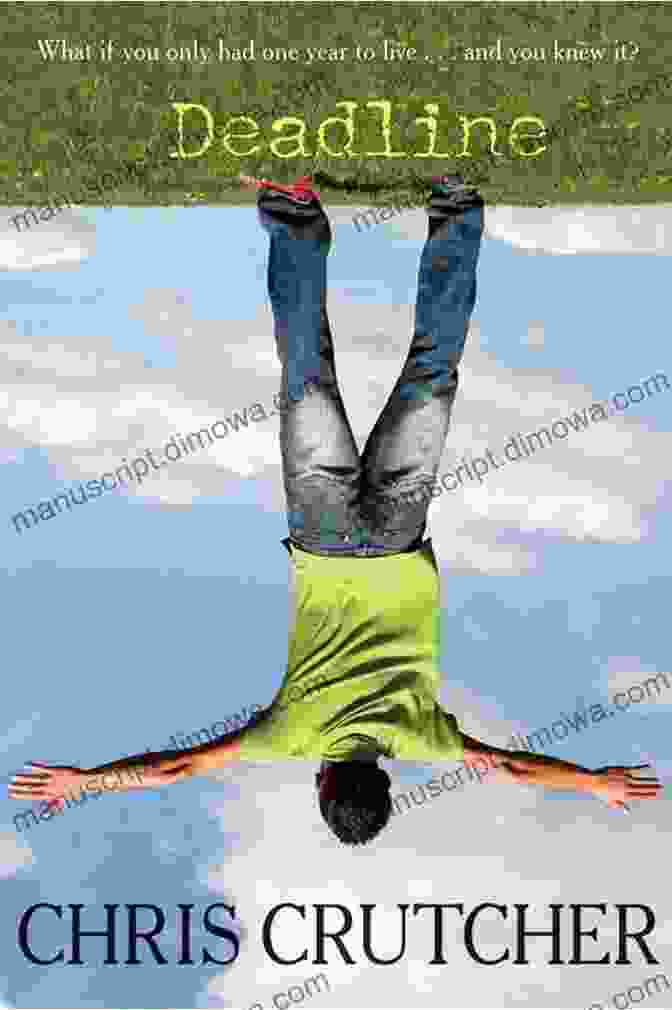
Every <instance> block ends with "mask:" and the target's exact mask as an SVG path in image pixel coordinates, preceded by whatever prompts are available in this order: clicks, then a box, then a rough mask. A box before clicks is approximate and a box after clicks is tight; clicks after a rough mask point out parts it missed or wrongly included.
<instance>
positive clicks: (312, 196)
mask: <svg viewBox="0 0 672 1010" xmlns="http://www.w3.org/2000/svg"><path fill="white" fill-rule="evenodd" d="M238 178H239V180H240V182H241V184H242V185H243V186H250V187H254V188H256V189H273V190H276V191H277V192H279V193H284V195H285V196H286V197H287V198H288V199H289V200H292V201H294V202H295V203H301V204H303V203H311V202H312V201H313V200H317V201H318V203H319V200H320V196H319V193H318V192H317V191H316V190H314V189H312V188H311V185H312V182H313V179H312V176H310V175H302V176H301V178H300V179H297V180H296V182H294V183H292V185H291V186H281V185H280V183H278V182H271V181H270V180H269V179H255V178H254V176H252V175H240V176H239V177H238Z"/></svg>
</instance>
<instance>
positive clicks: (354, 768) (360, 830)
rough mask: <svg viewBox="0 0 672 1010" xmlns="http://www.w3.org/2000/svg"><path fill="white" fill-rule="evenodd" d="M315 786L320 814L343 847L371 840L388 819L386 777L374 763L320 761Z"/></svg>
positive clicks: (388, 805)
mask: <svg viewBox="0 0 672 1010" xmlns="http://www.w3.org/2000/svg"><path fill="white" fill-rule="evenodd" d="M315 785H316V787H317V790H318V798H319V803H320V812H321V814H322V816H323V817H324V819H325V821H326V822H327V824H328V825H329V827H330V828H331V830H332V831H333V832H334V834H335V835H336V837H337V838H338V839H339V840H340V841H341V842H343V843H344V844H345V845H363V844H365V843H366V842H369V841H371V839H372V838H374V837H375V836H376V835H377V834H378V832H379V831H381V830H382V829H383V828H384V827H385V825H386V824H387V822H388V820H389V818H390V813H391V811H392V801H391V799H390V777H389V775H388V774H387V772H386V771H383V769H382V768H379V767H378V764H377V762H376V761H375V760H373V761H323V762H322V765H321V767H320V770H319V772H318V773H317V775H316V776H315Z"/></svg>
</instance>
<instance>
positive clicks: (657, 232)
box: [349, 203, 672, 256]
mask: <svg viewBox="0 0 672 1010" xmlns="http://www.w3.org/2000/svg"><path fill="white" fill-rule="evenodd" d="M361 209H363V208H356V209H355V208H353V209H352V210H351V211H349V214H350V218H351V216H352V214H354V213H356V211H357V210H361ZM350 218H349V220H350ZM351 227H352V225H351ZM386 227H387V228H390V230H391V232H392V233H393V234H395V235H398V236H400V237H401V236H403V237H406V238H410V239H413V240H415V241H421V240H422V238H423V237H424V235H425V232H426V229H427V221H426V215H425V213H424V211H423V210H411V211H406V212H404V213H403V214H400V215H399V216H397V217H394V218H391V219H390V221H389V222H383V223H382V224H376V225H374V228H386ZM365 235H366V231H363V232H362V239H363V240H364V239H365ZM484 235H485V236H486V237H488V238H493V239H499V240H500V241H502V242H508V243H509V244H510V245H512V246H514V247H515V248H517V249H523V250H527V251H530V252H539V253H551V254H553V255H558V256H563V255H564V256H572V255H574V256H575V255H584V254H602V255H603V254H605V253H615V254H621V255H633V254H644V255H647V254H648V255H663V256H669V255H670V254H671V253H672V205H669V204H660V203H656V204H651V205H642V206H633V205H627V206H600V207H598V206H594V205H591V206H583V205H579V206H555V207H507V206H496V207H490V206H486V208H485V224H484Z"/></svg>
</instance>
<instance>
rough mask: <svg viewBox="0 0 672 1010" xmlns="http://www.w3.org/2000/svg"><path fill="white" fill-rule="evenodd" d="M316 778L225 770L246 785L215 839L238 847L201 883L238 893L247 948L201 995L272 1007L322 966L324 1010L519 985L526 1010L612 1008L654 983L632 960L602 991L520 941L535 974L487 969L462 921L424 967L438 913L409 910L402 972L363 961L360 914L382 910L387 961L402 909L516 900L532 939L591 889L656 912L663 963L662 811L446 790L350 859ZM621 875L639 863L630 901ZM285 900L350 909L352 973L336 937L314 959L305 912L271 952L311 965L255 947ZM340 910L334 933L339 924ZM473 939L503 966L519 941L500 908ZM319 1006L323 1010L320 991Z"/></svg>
mask: <svg viewBox="0 0 672 1010" xmlns="http://www.w3.org/2000/svg"><path fill="white" fill-rule="evenodd" d="M314 770H315V769H314V767H313V765H312V764H311V763H310V762H298V761H294V762H282V763H273V764H272V765H269V764H265V765H263V766H256V767H255V766H246V768H245V769H236V770H235V771H234V773H233V774H234V775H235V776H236V780H237V781H239V782H240V784H241V800H240V802H233V801H231V802H230V804H229V805H228V806H227V807H226V809H223V810H222V812H221V818H222V830H223V831H227V829H228V826H230V824H231V823H234V822H235V824H236V834H237V841H236V843H235V847H234V849H233V851H232V852H230V853H228V854H227V860H226V863H225V864H223V865H222V866H220V867H219V868H214V867H213V868H211V869H210V871H209V880H210V884H211V887H212V888H213V890H215V892H217V893H220V892H221V891H222V890H226V889H227V888H228V889H233V891H234V894H235V903H236V906H237V909H239V915H240V917H241V921H242V924H243V926H244V928H245V930H246V932H247V940H246V942H245V944H244V946H243V948H242V950H241V954H240V957H239V958H238V960H237V961H236V962H235V963H234V964H233V965H232V966H231V967H230V968H229V969H227V971H226V972H225V973H223V974H222V975H220V976H219V977H215V978H213V979H212V980H211V981H210V983H209V987H208V988H209V991H210V993H211V994H212V996H214V995H215V994H216V993H219V995H220V998H221V1000H222V1005H227V1006H235V1007H249V1006H252V1005H253V1004H254V1003H257V1002H258V1003H259V1004H261V1005H263V1006H268V1005H272V1004H271V1003H270V1000H271V998H272V995H273V994H274V993H277V992H280V991H286V990H287V988H288V986H289V985H293V984H301V981H302V980H303V979H304V978H306V977H309V976H311V975H314V974H315V973H317V972H321V971H323V972H324V973H325V974H326V976H327V977H328V979H329V982H330V986H331V992H330V994H329V995H322V994H320V996H319V1006H322V1005H325V1006H329V1005H331V1006H339V1007H363V1006H368V1007H388V1008H389V1007H410V1006H413V1007H418V1006H427V1007H432V1006H435V1007H444V1006H446V1005H447V1004H446V999H447V995H446V994H447V992H450V993H452V994H459V1005H460V1006H464V1007H501V1006H515V1005H520V996H519V995H518V996H516V994H519V993H520V991H521V985H523V983H524V986H525V987H526V988H527V991H529V992H535V999H534V1006H537V1007H543V1006H550V1007H576V1006H587V1005H589V1004H590V1003H591V1002H592V1001H593V1000H594V999H595V998H599V997H600V995H602V996H605V997H606V995H607V993H608V992H609V991H612V992H616V991H619V990H621V989H623V988H626V989H627V987H628V986H631V985H633V984H636V983H637V982H639V981H641V978H643V977H644V975H649V974H651V972H650V970H649V967H648V966H647V965H646V964H644V963H643V961H642V962H641V963H640V962H639V961H637V959H636V957H635V958H633V964H632V965H630V966H625V967H618V966H612V967H611V968H610V971H609V973H608V974H609V981H608V984H607V983H605V973H604V972H603V971H600V968H599V966H596V967H591V966H583V967H582V970H581V972H576V971H575V970H574V969H572V968H570V967H567V966H566V965H563V966H551V965H548V964H547V961H548V959H549V957H550V946H549V943H548V941H546V940H543V939H541V940H532V941H530V942H529V954H528V956H529V958H530V961H531V964H530V965H529V966H527V967H525V968H521V967H520V966H515V965H512V964H510V963H503V964H502V965H501V966H499V967H497V968H496V969H495V968H492V969H490V970H489V971H484V970H483V967H482V966H481V965H479V964H477V963H475V962H474V961H472V960H471V959H470V958H469V957H468V955H467V952H466V950H465V947H464V942H463V931H462V927H461V925H460V923H461V922H463V919H460V917H459V916H458V914H457V913H456V912H448V913H446V929H445V936H444V949H445V952H446V959H447V960H448V964H447V965H445V966H431V965H428V964H427V962H428V961H429V960H430V959H431V956H432V951H433V938H432V929H431V928H430V927H431V913H430V912H424V913H421V914H420V915H419V916H418V917H413V916H412V914H411V911H410V910H409V918H408V925H409V928H408V943H407V949H406V956H405V958H403V959H402V960H401V961H399V963H398V964H396V965H390V966H387V967H384V968H383V967H375V966H373V965H370V964H369V963H368V962H367V960H366V959H365V957H364V955H363V952H362V933H361V925H360V911H359V906H360V904H365V903H371V904H376V905H377V906H378V907H377V908H376V909H375V911H374V916H375V919H374V922H375V933H374V948H373V949H374V951H375V952H376V953H377V954H378V956H380V957H385V956H388V957H391V956H394V955H395V954H396V953H398V951H399V950H400V941H401V934H400V919H399V912H398V911H397V909H396V905H397V903H405V902H408V903H410V904H413V903H414V902H428V903H429V902H442V903H453V902H463V903H464V906H465V915H466V914H467V913H468V911H469V910H471V909H472V908H475V907H476V906H477V905H479V904H481V903H482V902H485V901H492V902H496V903H499V904H504V905H508V906H509V917H511V915H513V913H514V910H513V907H512V906H513V905H514V904H515V903H529V904H530V906H531V908H530V912H529V923H530V926H529V927H528V928H533V929H534V928H538V929H539V928H544V927H545V926H547V925H548V917H549V914H550V913H549V911H548V908H547V906H548V905H549V904H551V903H552V902H562V903H564V904H565V905H568V904H569V903H570V902H575V903H583V904H586V903H590V902H594V901H595V900H598V899H596V898H595V894H598V893H599V894H600V895H601V896H602V897H600V898H599V900H600V901H602V900H604V901H607V900H608V897H609V896H613V897H612V900H614V901H626V902H627V901H632V902H638V903H643V904H648V905H650V906H651V907H652V908H654V909H655V911H656V929H655V934H654V936H653V939H652V941H651V943H652V949H654V951H655V953H656V955H657V957H658V958H659V960H660V961H661V964H664V963H665V961H666V960H667V961H668V962H669V958H670V955H671V954H672V949H671V943H670V935H669V930H670V926H671V925H672V923H671V921H670V920H669V919H668V918H666V917H665V904H664V901H663V900H662V898H661V891H660V867H661V866H664V865H665V859H666V853H667V848H666V845H667V842H666V838H667V832H668V831H669V828H670V826H672V812H671V810H670V805H669V803H667V804H666V803H664V802H662V803H659V804H653V803H652V804H649V805H648V806H643V807H642V806H640V807H635V809H634V811H633V815H632V817H631V820H630V821H629V822H628V823H624V822H625V819H624V818H619V817H617V816H616V815H615V814H614V813H612V812H611V811H609V810H607V809H606V807H603V806H602V805H600V804H599V803H598V802H597V801H596V800H581V799H580V798H576V799H572V798H566V797H558V796H556V797H552V796H548V797H544V796H543V795H542V794H541V793H539V792H537V791H535V790H534V789H532V788H527V789H523V788H517V787H514V786H504V785H495V784H492V785H487V784H484V785H482V786H471V787H466V788H464V789H463V790H461V791H455V792H453V793H451V794H450V795H448V794H446V793H442V794H441V796H440V797H438V798H436V799H434V800H430V801H428V802H426V803H425V804H424V805H422V806H421V807H413V808H412V809H411V810H410V811H408V812H407V813H404V814H401V815H397V816H396V817H394V818H392V821H391V822H390V824H389V825H388V827H387V828H386V829H385V831H384V832H383V834H382V835H381V836H380V837H379V838H378V839H377V840H375V841H374V842H372V843H370V845H369V846H363V847H361V849H354V850H353V849H350V848H349V847H348V846H342V845H340V844H339V843H338V841H337V840H335V839H333V837H332V836H331V835H330V833H329V831H328V829H327V828H326V826H325V825H324V824H323V822H322V820H321V817H320V815H319V812H318V810H317V806H316V802H315V797H314V795H313V789H312V774H313V772H314ZM437 771H438V769H437ZM427 777H429V775H428V776H427ZM250 795H253V796H254V797H255V802H254V804H251V803H250V802H249V797H250ZM288 830H289V833H287V832H288ZM635 831H636V833H637V838H636V850H635V851H636V852H639V853H640V854H641V853H645V854H646V858H645V859H641V858H640V859H636V861H635V865H636V871H635V870H634V866H633V837H634V835H633V833H634V832H635ZM577 852H584V853H585V852H593V853H595V852H598V853H600V858H599V860H598V861H596V860H594V859H585V860H577V859H576V853H577ZM409 853H411V854H412V861H411V863H409ZM625 865H630V866H633V870H632V872H633V873H634V875H635V876H636V886H634V890H633V889H632V887H631V888H630V890H627V893H626V892H624V891H623V867H624V866H625ZM605 896H607V897H605ZM283 902H293V903H295V904H299V905H301V904H305V905H306V906H311V905H313V904H315V903H320V902H321V903H333V904H340V905H345V906H347V907H348V908H349V909H350V911H351V912H352V914H353V919H354V924H353V927H352V929H351V931H350V932H349V933H348V934H347V936H345V937H344V940H345V943H346V946H347V947H348V949H349V950H350V951H351V953H352V956H353V957H355V958H356V960H357V962H358V963H357V964H356V965H354V966H349V965H347V964H344V963H343V962H342V960H341V958H340V956H339V955H338V952H337V950H336V948H335V946H334V945H333V944H332V943H330V942H329V941H328V942H327V959H328V962H329V963H328V965H327V966H316V965H313V964H312V963H311V962H312V960H313V958H314V954H313V943H314V915H313V913H312V909H310V907H308V908H307V921H306V922H304V921H303V919H302V918H301V917H300V916H299V915H298V914H293V913H291V912H287V913H286V915H285V919H284V921H283V920H282V919H280V918H279V919H278V927H277V929H275V930H274V938H275V939H276V940H277V943H278V953H280V954H284V955H285V956H286V957H292V956H294V957H295V956H297V955H298V954H300V953H301V952H302V950H303V948H304V947H306V946H307V947H308V950H309V958H308V960H307V961H306V962H303V963H300V964H297V965H294V966H292V967H281V966H280V965H275V964H274V963H273V962H272V960H271V959H270V957H268V955H267V954H266V953H265V952H264V949H263V947H262V943H261V926H262V923H263V920H264V918H265V917H266V915H267V914H268V912H269V911H270V909H271V908H272V907H273V906H274V905H277V904H280V903H283ZM333 914H334V918H333V923H334V924H335V925H336V924H338V923H340V919H339V916H338V914H336V913H333ZM565 915H567V913H565ZM587 918H590V915H588V917H587ZM595 924H597V925H598V928H599V933H598V936H599V942H598V944H597V945H595V948H594V949H595V950H596V951H597V949H598V947H599V951H600V952H602V951H604V950H607V949H611V950H613V951H615V950H616V912H615V910H614V906H613V905H612V906H610V910H609V915H608V916H607V917H605V919H604V920H602V917H601V916H597V917H596V918H593V919H590V923H589V925H590V926H592V925H595ZM568 927H569V923H568V922H566V923H564V924H563V930H562V944H563V950H564V952H565V953H564V959H565V960H569V958H570V957H571V946H570V929H569V928H568ZM476 935H477V938H478V946H479V948H480V950H481V952H482V953H483V954H484V955H485V956H489V957H497V956H499V954H500V953H501V952H502V950H503V949H504V947H505V946H507V945H508V946H514V938H513V931H512V929H511V926H510V925H509V924H508V923H503V922H502V921H501V920H500V919H499V917H498V916H497V915H496V914H494V913H493V914H492V916H491V918H490V919H488V918H487V917H485V918H483V920H482V922H481V925H480V926H479V927H478V929H477V933H476ZM589 949H590V951H592V950H593V947H592V946H591V945H590V944H588V947H586V954H585V955H584V956H592V954H590V953H589ZM512 956H513V955H512ZM503 993H509V994H510V995H509V996H507V997H503V995H502V994H503ZM454 998H455V997H454V996H452V997H450V998H449V1000H448V1002H451V1001H453V1002H454ZM313 1002H314V1004H315V1006H316V1007H317V1006H318V997H317V996H315V997H314V999H313Z"/></svg>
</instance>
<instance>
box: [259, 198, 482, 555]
mask: <svg viewBox="0 0 672 1010" xmlns="http://www.w3.org/2000/svg"><path fill="white" fill-rule="evenodd" d="M442 197H443V199H442ZM428 211H429V218H428V221H429V228H428V236H427V240H426V242H425V245H424V248H423V250H422V255H421V257H420V269H419V276H418V291H417V301H416V307H415V328H414V333H413V337H412V340H411V346H410V349H409V352H408V356H407V358H406V362H405V364H404V366H403V369H402V371H401V374H400V376H399V378H398V380H397V382H396V385H395V387H394V389H393V391H392V393H391V395H390V397H389V399H388V401H387V404H386V405H385V407H384V409H383V411H382V413H381V415H380V417H379V418H378V421H377V423H376V425H375V426H374V428H373V431H372V432H371V434H370V436H369V438H368V441H367V442H366V445H365V447H364V450H363V452H362V454H361V456H360V454H359V452H358V450H357V445H356V443H355V439H354V436H353V434H352V430H351V428H350V424H349V421H348V418H347V416H346V412H345V408H344V405H343V400H342V398H341V393H340V390H339V386H338V381H337V378H336V371H335V366H334V349H333V342H332V335H331V330H330V327H329V320H328V318H327V310H326V287H327V255H328V252H329V249H330V245H331V229H330V226H329V220H328V218H327V216H326V214H325V211H324V209H323V208H322V206H321V204H320V203H319V202H318V201H317V200H314V201H312V202H311V203H310V204H308V205H305V206H296V205H295V204H292V203H291V202H290V201H288V200H286V199H285V198H284V197H282V196H279V195H276V194H275V193H272V192H271V191H269V190H262V191H261V192H260V194H259V199H258V213H259V218H260V221H261V224H262V226H263V227H264V228H265V230H266V231H267V232H268V233H269V236H270V251H269V261H268V291H269V296H270V301H271V306H272V310H273V317H274V324H275V341H276V348H277V353H278V356H279V359H280V362H281V365H282V378H281V388H280V396H281V398H282V400H283V403H284V409H283V410H282V411H281V418H280V445H281V453H282V463H283V479H284V485H285V493H286V497H287V518H288V524H289V533H290V539H291V541H293V542H294V543H296V544H298V545H299V546H300V547H302V548H303V549H304V550H308V551H311V552H313V553H316V554H329V555H333V554H338V555H343V554H349V555H362V556H371V555H381V554H398V553H400V552H403V551H407V550H412V549H414V548H416V547H417V546H419V545H420V543H421V542H422V538H423V536H424V532H425V528H426V522H427V509H428V507H429V502H430V500H431V489H432V487H433V485H434V483H435V479H436V473H437V470H438V467H439V462H440V459H441V454H442V452H443V448H444V445H445V441H446V437H447V434H448V427H449V422H450V415H451V410H452V406H453V401H454V399H455V394H456V392H457V385H458V363H459V361H460V359H461V357H462V353H463V350H464V344H465V340H466V336H467V330H468V326H469V319H470V316H471V313H472V311H473V308H474V303H475V300H476V264H477V260H478V254H479V250H480V245H481V237H482V232H483V201H482V199H481V197H480V196H479V195H478V194H474V193H473V191H472V196H471V197H470V198H469V199H467V200H466V201H465V205H464V206H460V207H459V208H458V209H456V208H455V207H452V208H449V209H446V200H445V193H443V194H442V192H441V190H440V188H437V187H434V188H433V189H432V194H431V197H430V200H429V204H428ZM367 367H368V363H367V361H366V359H365V358H363V359H362V368H364V369H366V368H367ZM285 543H287V541H286V542H285Z"/></svg>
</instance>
